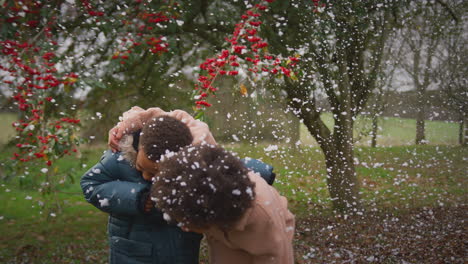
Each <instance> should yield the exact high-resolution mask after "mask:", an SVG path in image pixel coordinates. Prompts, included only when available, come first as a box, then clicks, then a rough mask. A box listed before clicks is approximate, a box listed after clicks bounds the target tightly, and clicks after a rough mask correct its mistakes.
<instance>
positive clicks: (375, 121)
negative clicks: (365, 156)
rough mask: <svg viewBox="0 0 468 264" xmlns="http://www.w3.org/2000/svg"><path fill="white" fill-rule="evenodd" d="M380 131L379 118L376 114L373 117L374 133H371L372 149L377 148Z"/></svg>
mask: <svg viewBox="0 0 468 264" xmlns="http://www.w3.org/2000/svg"><path fill="white" fill-rule="evenodd" d="M378 130H379V117H378V116H377V115H376V114H374V115H373V116H372V132H371V137H372V138H371V147H373V148H375V147H377V133H378Z"/></svg>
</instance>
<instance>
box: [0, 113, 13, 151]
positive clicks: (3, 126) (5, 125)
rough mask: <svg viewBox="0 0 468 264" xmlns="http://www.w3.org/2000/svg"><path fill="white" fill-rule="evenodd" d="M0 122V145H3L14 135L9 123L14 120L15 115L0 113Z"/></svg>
mask: <svg viewBox="0 0 468 264" xmlns="http://www.w3.org/2000/svg"><path fill="white" fill-rule="evenodd" d="M0 120H1V122H0V145H3V144H5V143H6V142H7V141H8V140H9V139H10V138H12V137H13V136H14V134H15V130H14V129H13V127H12V126H11V123H13V122H14V121H15V120H16V115H15V114H4V113H0Z"/></svg>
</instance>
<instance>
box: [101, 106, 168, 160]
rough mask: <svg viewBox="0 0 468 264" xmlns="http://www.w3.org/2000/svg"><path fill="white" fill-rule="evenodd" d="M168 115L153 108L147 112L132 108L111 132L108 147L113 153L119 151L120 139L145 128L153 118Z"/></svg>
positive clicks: (123, 115)
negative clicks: (147, 122) (146, 123)
mask: <svg viewBox="0 0 468 264" xmlns="http://www.w3.org/2000/svg"><path fill="white" fill-rule="evenodd" d="M166 114H167V113H166V112H164V111H163V110H162V109H161V108H158V107H153V108H149V109H147V110H144V109H143V108H140V107H138V106H134V107H132V108H131V109H130V110H128V111H126V112H124V113H123V114H122V120H121V122H119V123H118V124H117V126H115V127H113V128H112V129H111V130H110V131H109V139H108V145H109V147H110V148H111V149H112V151H114V152H115V151H118V150H119V141H120V139H121V138H122V137H123V136H124V135H125V134H128V133H133V132H135V131H137V130H139V129H142V128H143V125H144V123H145V122H146V121H147V120H148V119H150V118H153V117H158V116H163V115H166Z"/></svg>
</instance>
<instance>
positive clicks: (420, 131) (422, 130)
mask: <svg viewBox="0 0 468 264" xmlns="http://www.w3.org/2000/svg"><path fill="white" fill-rule="evenodd" d="M424 93H425V91H424V89H423V88H420V87H419V88H418V106H417V107H418V110H417V111H418V112H417V114H416V145H421V144H425V143H426V127H425V126H426V124H425V116H426V113H425V112H426V107H425V105H424V103H425V102H424Z"/></svg>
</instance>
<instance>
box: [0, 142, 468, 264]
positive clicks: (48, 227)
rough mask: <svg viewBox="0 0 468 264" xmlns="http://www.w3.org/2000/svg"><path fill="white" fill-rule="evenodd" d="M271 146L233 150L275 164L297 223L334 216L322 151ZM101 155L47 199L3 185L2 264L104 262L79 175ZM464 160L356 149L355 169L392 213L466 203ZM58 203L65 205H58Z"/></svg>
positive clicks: (463, 155)
mask: <svg viewBox="0 0 468 264" xmlns="http://www.w3.org/2000/svg"><path fill="white" fill-rule="evenodd" d="M266 147H267V146H266V145H265V146H262V145H259V146H255V147H254V146H249V145H244V146H237V147H235V148H232V149H231V150H233V151H235V152H236V153H238V154H239V155H240V156H242V157H243V156H250V157H256V158H261V159H262V160H263V161H265V162H267V163H270V164H273V165H274V167H275V170H276V172H277V174H278V177H277V181H276V182H275V187H276V188H277V189H278V190H279V191H280V193H281V194H283V195H285V196H286V197H287V198H288V200H289V204H290V208H291V210H292V211H293V212H294V213H295V214H296V216H297V218H298V221H302V220H303V219H308V218H309V217H314V216H317V215H329V214H330V213H331V211H330V210H331V208H330V205H331V202H330V199H329V195H328V190H327V185H326V177H325V166H324V160H323V155H322V154H321V152H320V150H319V149H318V148H315V147H306V148H301V149H289V148H283V147H279V148H278V149H277V150H273V151H265V148H266ZM101 153H102V150H101V149H98V148H93V149H89V150H84V151H83V157H84V159H85V163H86V165H85V166H80V165H79V164H78V165H79V166H77V160H76V159H75V158H74V157H67V158H66V159H64V160H62V161H60V162H61V163H60V164H59V172H58V177H61V176H60V175H62V176H63V174H65V172H70V171H71V172H72V174H73V178H74V181H71V180H70V178H66V180H65V182H64V183H63V184H62V185H60V187H59V188H58V191H57V192H56V193H54V194H51V195H48V196H44V195H41V194H40V193H39V192H38V191H37V189H34V188H33V189H31V188H30V187H27V186H26V187H22V188H21V187H19V186H18V181H17V179H12V180H10V181H9V182H4V183H3V184H2V185H1V186H0V199H1V200H2V203H0V223H1V225H0V232H1V233H2V237H1V238H0V262H2V263H42V262H35V261H37V260H38V259H40V260H47V261H46V262H47V263H89V262H93V263H105V262H106V256H107V253H106V249H107V241H106V234H105V230H106V223H107V222H106V218H107V216H106V214H104V213H102V212H99V211H98V210H97V209H95V208H94V207H92V206H91V205H89V204H87V203H86V201H85V200H84V199H83V196H82V194H81V190H80V187H79V185H78V181H79V178H80V176H81V174H82V173H84V171H85V170H86V169H87V168H88V167H90V166H91V165H93V164H94V163H95V162H97V160H98V158H99V156H100V155H101ZM4 155H5V154H2V156H4ZM467 157H468V151H467V149H466V148H461V147H450V146H418V147H415V146H400V147H389V148H384V147H382V148H376V149H372V148H368V147H358V148H357V149H356V159H357V160H356V163H357V164H356V171H357V174H358V177H359V180H360V182H361V196H362V199H363V204H364V205H365V208H368V209H370V210H390V211H395V210H399V209H412V208H423V207H438V206H450V205H453V204H457V203H464V202H466V197H467V196H466V186H467V177H466V165H467ZM71 168H75V170H74V171H73V170H71ZM55 199H57V200H58V201H60V202H61V203H59V205H57V204H56V203H54V202H53V201H54V200H55ZM43 204H45V205H43ZM297 243H300V241H298V242H297Z"/></svg>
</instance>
